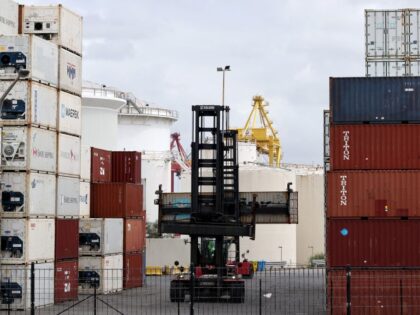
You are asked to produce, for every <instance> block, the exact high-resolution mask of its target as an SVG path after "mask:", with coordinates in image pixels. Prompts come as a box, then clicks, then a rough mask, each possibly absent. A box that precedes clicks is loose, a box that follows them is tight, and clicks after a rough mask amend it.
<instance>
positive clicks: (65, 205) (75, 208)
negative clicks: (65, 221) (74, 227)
mask: <svg viewBox="0 0 420 315" xmlns="http://www.w3.org/2000/svg"><path fill="white" fill-rule="evenodd" d="M79 215H80V181H79V179H78V178H76V177H66V176H57V217H60V218H77V217H79Z"/></svg>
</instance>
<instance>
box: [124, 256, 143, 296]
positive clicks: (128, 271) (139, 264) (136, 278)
mask: <svg viewBox="0 0 420 315" xmlns="http://www.w3.org/2000/svg"><path fill="white" fill-rule="evenodd" d="M143 276H144V270H143V253H125V254H124V273H123V277H124V281H123V287H124V289H132V288H138V287H142V286H143Z"/></svg>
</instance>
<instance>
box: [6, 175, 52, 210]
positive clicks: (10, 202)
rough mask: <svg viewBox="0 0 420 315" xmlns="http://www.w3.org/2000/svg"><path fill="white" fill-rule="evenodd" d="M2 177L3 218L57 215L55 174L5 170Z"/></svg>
mask: <svg viewBox="0 0 420 315" xmlns="http://www.w3.org/2000/svg"><path fill="white" fill-rule="evenodd" d="M0 178H1V186H0V187H1V188H0V190H1V205H2V208H1V216H2V217H3V218H10V217H54V216H55V203H54V202H53V200H54V199H55V194H56V177H55V175H50V174H42V173H34V172H28V173H26V172H3V173H2V174H1V175H0Z"/></svg>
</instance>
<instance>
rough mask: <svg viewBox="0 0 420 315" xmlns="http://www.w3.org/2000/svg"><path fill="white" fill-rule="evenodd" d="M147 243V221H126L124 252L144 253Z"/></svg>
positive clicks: (142, 219)
mask: <svg viewBox="0 0 420 315" xmlns="http://www.w3.org/2000/svg"><path fill="white" fill-rule="evenodd" d="M145 243H146V221H145V220H144V218H141V219H126V220H125V222H124V252H125V253H126V252H140V251H143V249H144V246H145Z"/></svg>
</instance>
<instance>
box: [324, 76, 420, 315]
mask: <svg viewBox="0 0 420 315" xmlns="http://www.w3.org/2000/svg"><path fill="white" fill-rule="evenodd" d="M419 112H420V78H419V77H411V78H331V79H330V113H327V114H328V115H330V116H329V117H328V116H327V117H326V119H325V120H324V121H325V124H326V126H325V128H324V132H325V150H324V152H325V160H326V166H327V167H326V169H327V170H328V172H327V174H326V187H327V190H326V191H327V195H326V217H327V221H326V222H327V226H326V236H327V267H328V268H329V270H328V286H329V288H328V293H329V294H328V302H329V307H330V310H331V313H332V314H341V313H343V310H344V311H345V310H346V308H347V307H348V305H347V304H346V303H347V299H346V296H347V294H348V293H350V294H351V296H355V297H356V300H357V302H356V304H357V305H358V306H357V307H358V308H357V310H360V312H361V313H366V312H370V311H372V312H374V310H376V309H377V308H379V307H380V308H381V309H382V311H385V312H390V313H392V309H391V308H392V307H395V304H393V303H388V302H383V303H382V302H380V301H379V300H377V299H375V297H376V295H375V294H376V293H374V291H375V290H376V289H375V288H376V287H377V286H378V283H380V282H381V281H382V282H384V281H387V280H389V279H390V278H392V279H393V281H394V280H395V281H397V282H398V283H399V282H400V281H401V282H402V281H406V279H407V277H409V276H410V275H409V271H407V270H405V271H404V270H397V271H395V270H393V271H390V270H386V268H401V267H403V268H406V267H418V266H420V260H419V259H418V257H417V256H418V253H419V252H420V246H419V242H420V233H419V230H420V229H419V228H420V198H419V196H418V190H419V188H420V154H418V153H417V150H418V144H419V139H420V128H419V126H420V125H417V124H416V123H419V122H420V116H419V115H418V113H419ZM340 268H352V273H351V277H352V279H353V278H354V279H356V280H355V283H354V284H355V285H354V286H353V285H351V286H350V287H351V289H350V292H348V291H347V287H346V274H345V272H343V271H342V270H338V269H340ZM367 269H369V270H367ZM343 281H344V286H343ZM416 285H417V286H418V285H419V284H416ZM398 287H399V286H398ZM391 291H392V290H390V291H387V290H384V291H383V292H382V297H381V300H382V301H385V300H387V301H390V299H393V298H395V296H394V295H393V292H391ZM394 293H395V292H394ZM388 294H389V295H388ZM362 296H371V297H372V298H366V299H364V298H362ZM333 297H334V298H333ZM401 298H402V299H403V301H402V302H401V300H399V301H398V302H399V303H400V302H401V303H408V302H407V301H406V300H404V298H403V297H401ZM378 301H379V302H378ZM378 303H379V304H378ZM354 305H355V304H353V303H352V307H353V306H354ZM401 305H402V304H401ZM384 308H386V309H384Z"/></svg>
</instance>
